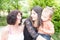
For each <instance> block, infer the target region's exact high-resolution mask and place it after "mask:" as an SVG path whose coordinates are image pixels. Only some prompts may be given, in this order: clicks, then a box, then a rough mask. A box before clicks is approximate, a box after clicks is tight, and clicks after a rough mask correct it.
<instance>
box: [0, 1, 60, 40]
mask: <svg viewBox="0 0 60 40" xmlns="http://www.w3.org/2000/svg"><path fill="white" fill-rule="evenodd" d="M37 5H39V6H41V7H42V8H44V7H46V6H52V7H54V8H55V9H54V15H53V17H52V22H53V23H54V27H55V34H54V35H52V38H53V39H54V40H60V0H0V26H5V25H7V23H6V16H7V15H8V13H9V12H10V11H11V10H15V9H18V10H21V11H22V12H23V19H24V18H27V17H29V10H30V9H31V8H32V7H34V6H37Z"/></svg>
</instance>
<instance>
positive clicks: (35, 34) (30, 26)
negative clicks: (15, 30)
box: [24, 20, 39, 39]
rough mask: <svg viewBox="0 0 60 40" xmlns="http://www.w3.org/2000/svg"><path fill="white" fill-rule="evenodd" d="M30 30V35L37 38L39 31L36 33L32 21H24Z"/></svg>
mask: <svg viewBox="0 0 60 40" xmlns="http://www.w3.org/2000/svg"><path fill="white" fill-rule="evenodd" d="M24 24H25V26H26V28H27V30H28V32H29V33H30V35H31V36H32V37H33V38H35V39H36V38H37V37H38V35H39V34H38V33H36V31H35V29H34V28H33V26H32V25H31V23H30V21H29V20H26V21H25V22H24Z"/></svg>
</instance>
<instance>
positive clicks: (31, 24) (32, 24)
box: [24, 6, 45, 40]
mask: <svg viewBox="0 0 60 40" xmlns="http://www.w3.org/2000/svg"><path fill="white" fill-rule="evenodd" d="M42 10H43V9H42V8H41V7H40V6H35V7H33V8H32V10H31V15H30V17H29V18H27V19H26V20H25V22H24V24H25V28H24V40H45V39H44V38H43V37H41V36H40V35H39V34H38V30H37V28H39V26H40V25H41V24H42V20H41V14H42Z"/></svg>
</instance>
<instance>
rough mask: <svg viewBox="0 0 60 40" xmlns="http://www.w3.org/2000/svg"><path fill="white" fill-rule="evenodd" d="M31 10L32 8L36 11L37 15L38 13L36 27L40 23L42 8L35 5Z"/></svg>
mask: <svg viewBox="0 0 60 40" xmlns="http://www.w3.org/2000/svg"><path fill="white" fill-rule="evenodd" d="M32 10H34V11H35V12H36V13H37V15H38V22H37V25H38V27H39V26H40V25H41V24H42V19H41V15H42V10H43V9H42V8H41V7H40V6H35V7H33V8H32V9H31V11H32ZM30 20H32V19H31V16H30Z"/></svg>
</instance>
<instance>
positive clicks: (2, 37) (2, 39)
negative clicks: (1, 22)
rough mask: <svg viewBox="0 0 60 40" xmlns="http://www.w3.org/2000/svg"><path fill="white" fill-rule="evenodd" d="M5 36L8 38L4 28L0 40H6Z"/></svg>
mask: <svg viewBox="0 0 60 40" xmlns="http://www.w3.org/2000/svg"><path fill="white" fill-rule="evenodd" d="M7 36H8V30H7V29H6V28H4V30H2V32H1V40H6V38H7Z"/></svg>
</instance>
